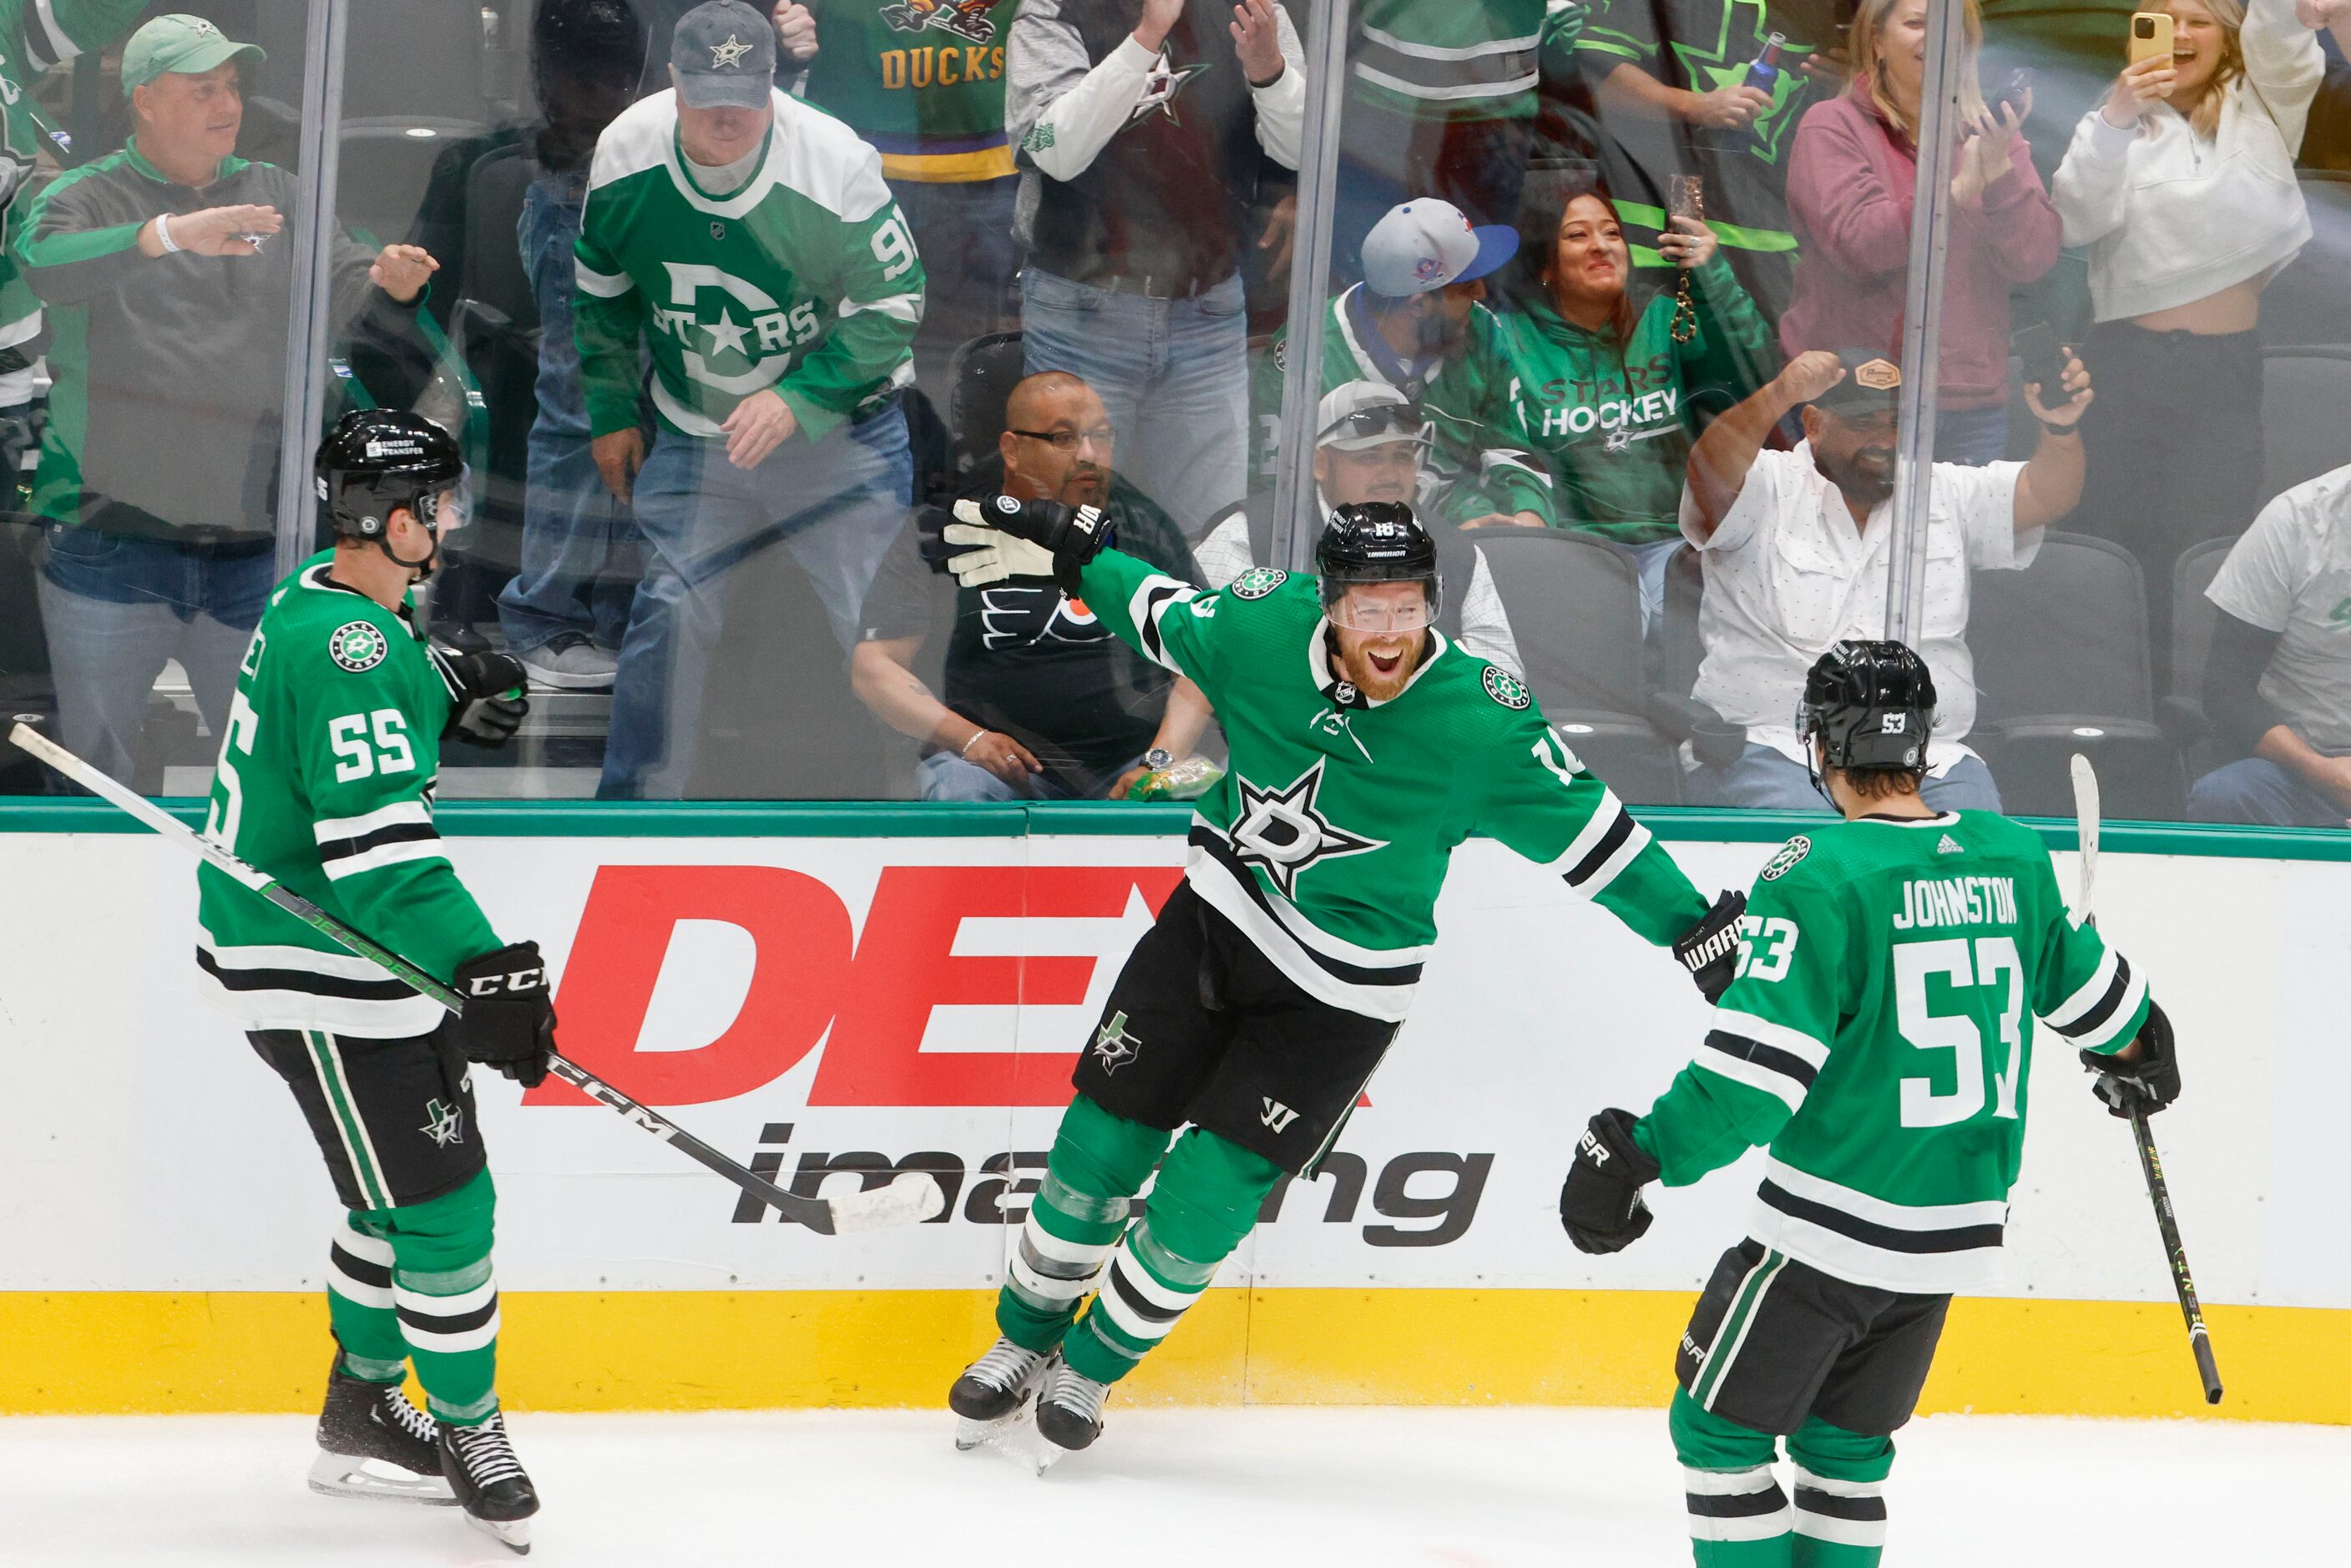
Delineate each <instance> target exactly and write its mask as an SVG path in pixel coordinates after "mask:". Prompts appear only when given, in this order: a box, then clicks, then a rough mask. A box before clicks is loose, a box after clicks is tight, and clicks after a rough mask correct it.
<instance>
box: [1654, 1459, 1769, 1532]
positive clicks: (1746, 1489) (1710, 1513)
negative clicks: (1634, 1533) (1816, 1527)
mask: <svg viewBox="0 0 2351 1568" xmlns="http://www.w3.org/2000/svg"><path fill="white" fill-rule="evenodd" d="M1682 1502H1683V1507H1684V1508H1685V1509H1687V1511H1688V1513H1689V1532H1690V1539H1691V1540H1693V1541H1770V1540H1771V1539H1773V1538H1774V1537H1777V1536H1781V1535H1785V1534H1786V1533H1787V1532H1788V1530H1789V1527H1790V1526H1791V1525H1792V1524H1793V1523H1794V1522H1795V1520H1794V1516H1793V1514H1792V1511H1790V1509H1789V1507H1788V1494H1787V1493H1786V1492H1784V1491H1782V1490H1780V1481H1779V1478H1778V1477H1777V1476H1775V1475H1773V1474H1772V1473H1771V1466H1769V1465H1761V1466H1758V1467H1757V1468H1756V1469H1751V1470H1697V1469H1685V1470H1683V1471H1682Z"/></svg>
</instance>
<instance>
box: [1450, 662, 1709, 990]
mask: <svg viewBox="0 0 2351 1568" xmlns="http://www.w3.org/2000/svg"><path fill="white" fill-rule="evenodd" d="M1485 681H1486V690H1487V694H1488V695H1489V696H1492V697H1493V698H1494V700H1495V701H1496V702H1497V703H1499V704H1501V705H1502V706H1506V707H1518V708H1520V713H1519V716H1518V719H1517V721H1516V722H1514V723H1512V724H1510V725H1509V726H1507V727H1505V729H1504V731H1503V738H1502V739H1501V741H1500V742H1499V744H1498V746H1497V747H1496V748H1495V749H1496V753H1497V754H1496V755H1495V756H1494V757H1493V758H1491V759H1490V760H1489V761H1488V762H1487V763H1486V764H1485V765H1484V766H1483V767H1482V768H1480V769H1479V776H1480V781H1481V786H1482V799H1481V800H1480V802H1479V810H1478V828H1479V831H1483V832H1486V833H1489V834H1490V835H1492V836H1493V837H1494V838H1497V839H1499V840H1500V841H1502V842H1503V843H1505V844H1507V845H1509V846H1510V848H1511V849H1512V850H1514V851H1516V852H1518V853H1520V854H1521V855H1524V856H1525V857H1526V858H1527V859H1529V860H1531V861H1533V862H1536V863H1537V864H1539V865H1542V866H1546V867H1549V868H1551V869H1552V870H1555V871H1557V872H1558V873H1560V875H1561V876H1562V878H1564V879H1565V880H1566V883H1567V885H1568V886H1569V887H1571V888H1573V889H1574V890H1575V891H1576V892H1577V893H1579V894H1583V896H1584V897H1586V898H1589V899H1592V900H1593V901H1594V902H1596V903H1597V904H1599V905H1600V906H1601V907H1602V908H1603V909H1605V910H1607V911H1608V913H1610V914H1611V915H1614V916H1615V917H1616V918H1617V919H1619V920H1621V921H1623V922H1624V923H1625V925H1628V926H1630V927H1632V929H1633V930H1635V931H1636V932H1638V933H1639V934H1640V935H1641V936H1644V937H1646V938H1647V939H1648V940H1649V941H1651V942H1654V943H1656V944H1657V945H1658V946H1664V945H1665V944H1667V943H1669V942H1671V941H1672V940H1673V939H1674V938H1675V937H1677V936H1680V935H1681V934H1682V933H1683V932H1685V931H1687V930H1688V929H1689V928H1690V927H1691V926H1693V925H1697V924H1698V921H1700V920H1701V919H1703V918H1704V917H1705V915H1706V911H1707V901H1706V900H1705V899H1703V898H1701V897H1699V896H1698V889H1697V888H1695V887H1693V886H1691V885H1690V880H1689V878H1688V877H1687V876H1684V875H1683V874H1682V869H1681V867H1679V866H1677V865H1676V864H1675V863H1674V860H1673V857H1672V856H1671V855H1669V854H1667V852H1666V850H1665V846H1664V845H1662V844H1660V843H1658V842H1657V841H1656V839H1655V838H1654V837H1653V836H1652V835H1651V834H1650V832H1649V830H1648V829H1646V828H1645V827H1643V826H1642V825H1641V824H1640V823H1639V822H1637V821H1634V820H1633V813H1632V812H1630V811H1628V810H1625V803H1624V802H1623V801H1621V800H1617V799H1616V793H1615V791H1614V790H1613V789H1609V788H1608V786H1607V785H1605V784H1604V783H1602V782H1601V781H1600V779H1599V778H1598V776H1596V775H1595V774H1593V772H1592V771H1591V770H1590V769H1589V768H1585V767H1584V766H1583V761H1582V760H1581V759H1580V758H1577V757H1576V755H1575V753H1574V752H1573V751H1572V750H1570V749H1569V748H1568V745H1567V743H1566V742H1565V741H1564V740H1562V739H1561V738H1560V737H1559V733H1558V732H1557V731H1556V730H1554V729H1552V727H1550V726H1549V725H1547V724H1545V723H1544V722H1543V720H1542V716H1541V711H1540V710H1539V709H1537V708H1536V707H1535V706H1533V704H1532V702H1531V699H1530V698H1529V697H1528V695H1527V693H1526V688H1525V687H1524V686H1523V685H1520V683H1519V682H1518V681H1517V679H1516V678H1515V677H1513V676H1511V675H1510V674H1509V673H1508V672H1506V671H1504V670H1502V669H1500V668H1499V667H1498V666H1495V665H1490V664H1489V665H1488V666H1487V667H1486V676H1485Z"/></svg>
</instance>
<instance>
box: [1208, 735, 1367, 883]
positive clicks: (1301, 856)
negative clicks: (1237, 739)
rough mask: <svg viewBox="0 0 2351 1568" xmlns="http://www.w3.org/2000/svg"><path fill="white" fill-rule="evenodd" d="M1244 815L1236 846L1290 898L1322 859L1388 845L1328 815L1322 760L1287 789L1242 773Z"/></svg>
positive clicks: (1235, 836)
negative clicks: (1322, 796) (1321, 802)
mask: <svg viewBox="0 0 2351 1568" xmlns="http://www.w3.org/2000/svg"><path fill="white" fill-rule="evenodd" d="M1234 779H1235V781H1236V782H1237V783H1238V785H1239V786H1240V792H1241V809H1240V814H1239V816H1238V820H1236V821H1234V823H1233V830H1232V832H1233V850H1234V852H1235V853H1237V854H1238V856H1239V857H1240V859H1241V861H1242V862H1243V863H1244V864H1247V865H1255V866H1262V867H1263V868H1264V869H1265V874H1266V875H1267V876H1269V877H1270V878H1271V879H1272V881H1273V885H1274V886H1275V887H1276V888H1277V889H1278V890H1280V894H1281V895H1282V896H1283V897H1284V898H1295V897H1296V896H1297V895H1298V879H1299V877H1300V876H1301V875H1302V874H1304V873H1305V872H1306V871H1307V869H1308V868H1309V867H1311V866H1312V865H1313V864H1314V863H1315V862H1318V861H1325V860H1331V859H1333V858H1335V857H1337V856H1340V855H1360V854H1365V853H1368V852H1371V851H1373V850H1382V849H1385V848H1387V841H1386V840H1385V839H1368V838H1365V837H1364V836H1363V835H1362V834H1360V833H1351V832H1349V831H1347V830H1346V829H1344V828H1343V827H1341V826H1339V824H1338V823H1336V822H1334V821H1332V820H1331V819H1330V818H1329V817H1326V816H1324V815H1323V814H1322V809H1321V808H1320V807H1319V806H1317V805H1316V804H1315V796H1316V795H1318V794H1319V793H1321V791H1322V760H1321V759H1319V758H1318V759H1317V760H1316V761H1315V764H1314V766H1313V767H1311V768H1308V769H1307V770H1306V771H1305V772H1303V773H1301V774H1300V775H1299V776H1298V778H1297V779H1295V780H1294V781H1293V782H1292V783H1291V784H1290V786H1289V788H1287V789H1259V788H1258V787H1257V786H1256V785H1254V784H1252V783H1250V782H1249V780H1248V779H1243V778H1241V777H1240V776H1239V775H1238V774H1235V775H1234Z"/></svg>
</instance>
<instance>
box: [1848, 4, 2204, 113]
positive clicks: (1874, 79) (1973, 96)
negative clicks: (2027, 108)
mask: <svg viewBox="0 0 2351 1568" xmlns="http://www.w3.org/2000/svg"><path fill="white" fill-rule="evenodd" d="M1903 3H1904V0H1861V4H1860V5H1857V6H1855V8H1854V13H1853V26H1851V28H1850V29H1849V30H1848V31H1847V33H1846V37H1849V38H1850V39H1852V49H1853V76H1854V79H1855V81H1862V82H1867V83H1868V84H1869V100H1870V101H1871V102H1872V103H1874V104H1876V106H1877V112H1878V113H1880V114H1882V115H1884V116H1885V117H1886V123H1887V124H1889V125H1891V126H1893V127H1894V129H1895V130H1896V131H1900V132H1901V133H1902V134H1903V135H1905V136H1907V137H1908V138H1910V140H1912V141H1917V139H1918V124H1917V120H1916V119H1915V118H1914V116H1913V115H1912V113H1911V112H1910V111H1909V110H1905V109H1904V108H1903V107H1902V106H1901V105H1899V104H1897V103H1896V102H1895V101H1894V95H1893V94H1892V93H1891V92H1889V91H1887V90H1886V57H1885V56H1884V55H1883V54H1881V53H1880V52H1879V49H1878V42H1877V36H1878V35H1879V34H1880V33H1882V32H1884V31H1885V30H1886V23H1887V22H1889V21H1891V20H1892V19H1893V16H1894V13H1895V11H1896V8H1897V7H1899V6H1900V5H1902V4H1903ZM2220 3H2223V4H2228V3H2232V0H2220ZM2233 3H2238V4H2240V6H2241V0H2233ZM1966 7H1967V8H1966V12H1965V15H1964V16H1963V18H1962V20H1961V24H1960V26H1961V30H1962V32H1963V34H1964V41H1963V42H1962V43H1961V44H1960V46H1959V49H1960V53H1961V55H1962V56H1963V58H1962V59H1961V61H1960V69H1959V112H1960V113H1961V114H1963V115H1965V116H1966V117H1967V118H1968V119H1970V120H1974V119H1976V118H1978V117H1979V116H1980V115H1982V114H1983V113H1984V112H1985V110H1984V96H1983V83H1982V82H1981V81H1980V80H1978V79H1977V76H1976V57H1977V56H1978V54H1979V53H1980V52H1981V50H1982V48H1983V12H1982V11H1981V10H1980V9H1979V8H1978V6H1977V4H1976V0H1966ZM2239 14H2240V15H2242V10H2241V8H2240V12H2239Z"/></svg>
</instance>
